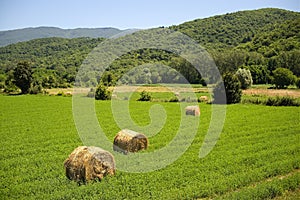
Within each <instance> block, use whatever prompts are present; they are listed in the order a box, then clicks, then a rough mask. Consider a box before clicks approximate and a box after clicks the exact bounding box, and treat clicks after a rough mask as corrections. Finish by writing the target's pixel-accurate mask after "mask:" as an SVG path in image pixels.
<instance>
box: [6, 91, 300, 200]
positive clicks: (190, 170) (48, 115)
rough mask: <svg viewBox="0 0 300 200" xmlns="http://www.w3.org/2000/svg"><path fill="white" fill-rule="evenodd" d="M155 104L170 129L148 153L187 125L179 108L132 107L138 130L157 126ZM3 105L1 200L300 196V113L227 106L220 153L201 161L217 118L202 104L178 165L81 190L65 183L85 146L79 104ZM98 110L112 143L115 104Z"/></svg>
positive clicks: (31, 100)
mask: <svg viewBox="0 0 300 200" xmlns="http://www.w3.org/2000/svg"><path fill="white" fill-rule="evenodd" d="M157 95H158V96H157V98H159V96H161V95H163V94H157ZM154 104H160V105H162V106H163V107H164V108H165V110H166V113H167V119H166V124H165V125H164V127H163V129H162V130H161V131H160V132H159V133H158V134H156V135H155V136H153V137H150V138H149V141H150V146H149V148H148V149H147V151H149V152H151V151H155V150H156V149H160V148H162V147H163V146H165V145H166V144H167V143H168V141H170V140H171V139H172V137H174V134H175V133H176V128H178V123H179V122H180V107H179V103H170V102H138V101H136V100H135V99H130V108H131V109H130V112H131V113H130V114H131V117H132V118H133V119H134V120H135V121H136V123H137V124H141V125H146V124H148V123H150V121H149V120H150V118H149V113H148V112H149V109H150V107H151V106H152V105H154ZM189 104H195V103H189ZM0 105H1V112H0V122H1V123H0V137H1V147H0V148H1V151H0V158H1V160H0V182H1V186H0V199H201V198H208V199H211V198H216V199H266V198H274V197H279V198H280V196H282V195H286V194H290V193H291V194H292V195H291V197H292V198H294V197H296V198H297V196H298V195H299V187H300V171H299V169H300V146H299V143H300V109H299V107H272V106H263V105H252V104H236V105H229V106H227V114H226V121H225V125H224V129H223V131H222V133H221V136H220V138H219V140H218V141H217V144H216V146H215V147H214V149H213V150H212V151H211V152H210V154H208V155H207V156H206V157H204V158H201V159H200V158H199V157H198V155H199V149H200V147H201V144H202V142H203V140H204V137H205V134H206V131H207V129H208V127H209V123H210V117H211V105H210V104H205V103H200V104H199V105H200V108H201V116H200V126H199V129H198V131H197V135H196V137H195V139H194V141H193V143H192V145H191V146H190V147H189V148H188V150H187V151H186V152H185V153H184V154H183V155H182V156H181V157H180V158H179V159H178V160H176V161H175V162H174V163H172V164H171V165H169V166H167V167H165V168H163V169H160V170H157V171H154V172H149V173H126V172H122V171H118V170H117V173H116V175H115V176H112V177H105V178H104V179H103V180H102V181H100V182H99V181H95V182H90V183H88V184H82V185H78V184H77V183H75V182H73V181H70V180H68V179H67V178H66V176H65V170H64V167H63V162H64V160H65V159H66V158H67V157H68V155H69V154H70V153H71V152H72V151H73V150H74V149H75V148H76V147H77V146H80V145H82V142H81V140H80V138H79V136H78V134H77V131H76V127H75V124H74V121H73V115H72V98H71V97H63V96H43V95H36V96H32V95H20V96H0ZM95 105H96V113H97V118H98V120H99V123H100V125H101V127H102V128H103V130H104V132H105V133H106V135H107V137H108V138H109V139H110V140H113V137H114V136H115V134H116V133H117V132H118V131H119V130H120V129H119V127H118V126H117V124H116V122H115V121H114V118H113V116H112V114H111V105H110V101H96V102H95ZM145 134H147V133H145ZM99 146H100V147H101V144H99ZM117 167H118V163H117ZM297 190H298V192H297V193H294V191H297Z"/></svg>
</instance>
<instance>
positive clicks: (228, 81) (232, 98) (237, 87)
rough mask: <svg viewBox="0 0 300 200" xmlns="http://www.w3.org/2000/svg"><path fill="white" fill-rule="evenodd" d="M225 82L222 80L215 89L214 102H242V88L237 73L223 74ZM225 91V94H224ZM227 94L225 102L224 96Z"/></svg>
mask: <svg viewBox="0 0 300 200" xmlns="http://www.w3.org/2000/svg"><path fill="white" fill-rule="evenodd" d="M223 83H224V85H223ZM223 83H222V82H220V83H218V84H217V85H216V87H215V88H214V90H213V96H214V103H217V104H224V103H226V102H227V104H234V103H240V102H241V98H242V90H241V84H240V81H239V79H238V78H237V76H236V75H235V74H231V73H226V74H225V75H223ZM224 93H225V94H224ZM224 95H226V102H223V98H222V97H223V96H224Z"/></svg>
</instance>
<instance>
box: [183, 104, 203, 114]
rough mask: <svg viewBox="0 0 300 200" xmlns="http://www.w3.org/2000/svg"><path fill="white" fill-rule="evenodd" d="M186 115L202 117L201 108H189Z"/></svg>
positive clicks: (186, 109)
mask: <svg viewBox="0 0 300 200" xmlns="http://www.w3.org/2000/svg"><path fill="white" fill-rule="evenodd" d="M185 114H186V115H193V116H200V108H199V106H187V107H186V108H185Z"/></svg>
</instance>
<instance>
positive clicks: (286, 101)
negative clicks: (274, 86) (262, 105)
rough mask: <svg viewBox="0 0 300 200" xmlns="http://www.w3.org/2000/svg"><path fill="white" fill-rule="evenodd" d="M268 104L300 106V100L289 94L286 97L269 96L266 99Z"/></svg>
mask: <svg viewBox="0 0 300 200" xmlns="http://www.w3.org/2000/svg"><path fill="white" fill-rule="evenodd" d="M266 105H267V106H300V102H298V101H297V99H294V98H292V97H289V96H285V97H279V96H276V97H269V98H268V99H267V101H266Z"/></svg>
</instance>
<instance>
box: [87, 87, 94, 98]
mask: <svg viewBox="0 0 300 200" xmlns="http://www.w3.org/2000/svg"><path fill="white" fill-rule="evenodd" d="M87 97H90V98H94V97H95V89H94V88H91V89H90V91H89V92H88V94H87Z"/></svg>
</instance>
